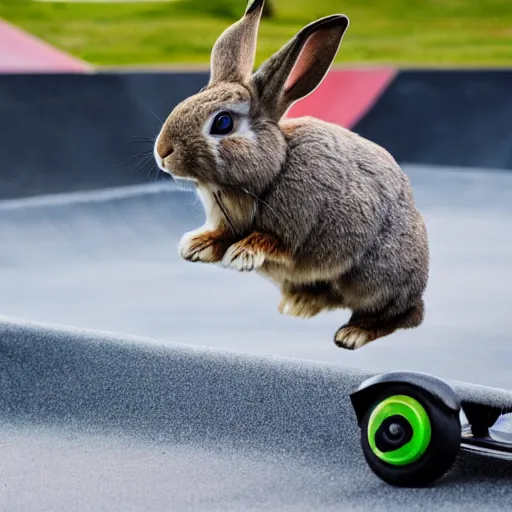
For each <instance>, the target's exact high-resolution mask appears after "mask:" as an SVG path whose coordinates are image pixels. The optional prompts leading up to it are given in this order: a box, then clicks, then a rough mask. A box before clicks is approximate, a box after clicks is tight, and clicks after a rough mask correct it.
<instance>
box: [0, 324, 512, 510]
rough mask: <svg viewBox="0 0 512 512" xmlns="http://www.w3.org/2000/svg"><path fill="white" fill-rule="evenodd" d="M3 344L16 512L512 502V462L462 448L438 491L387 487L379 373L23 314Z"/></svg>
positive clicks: (468, 393)
mask: <svg viewBox="0 0 512 512" xmlns="http://www.w3.org/2000/svg"><path fill="white" fill-rule="evenodd" d="M0 351H1V353H2V359H1V361H0V379H1V381H2V389H1V391H0V434H1V436H2V461H3V462H2V463H1V467H2V480H3V490H2V493H1V495H0V506H1V508H2V510H9V511H10V512H17V511H22V510H23V511H26V510H48V511H65V510H70V509H72V510H76V511H78V512H79V511H85V510H95V511H103V510H105V511H106V510H112V509H113V508H114V509H116V510H125V511H135V510H137V511H139V510H151V511H155V512H157V511H168V510H180V511H181V510H183V511H186V510H218V511H220V510H223V511H226V510H233V511H234V510H290V511H291V510H294V511H297V510H298V511H302V510H304V511H305V510H333V511H334V510H340V507H341V508H343V509H345V510H346V509H350V510H391V509H392V510H404V511H411V510H418V511H419V510H422V509H423V508H424V507H425V504H426V503H428V506H429V508H435V510H468V508H469V509H475V507H477V508H478V507H479V505H481V507H482V508H485V510H503V509H504V508H506V507H507V506H508V503H510V500H511V499H512V486H510V485H509V479H510V478H511V477H512V472H511V468H510V464H509V465H506V464H504V463H501V462H498V463H496V462H493V463H492V464H490V463H489V462H488V461H486V460H485V459H483V458H480V457H476V456H468V455H462V454H461V456H460V457H459V459H458V461H457V463H456V466H455V467H454V468H453V470H452V471H451V472H449V473H448V474H447V475H446V476H445V477H444V478H443V479H442V480H441V481H439V483H438V486H437V487H436V489H435V490H433V489H421V490H420V489H416V490H412V491H411V490H404V489H395V488H392V487H390V486H388V485H385V484H383V483H382V482H381V481H380V480H378V479H377V478H376V477H375V476H374V475H373V474H372V473H371V472H370V470H369V469H368V468H367V467H366V464H365V463H364V460H363V456H362V453H361V451H360V448H359V434H358V431H357V427H356V421H355V417H354V415H353V413H352V410H351V407H350V404H349V400H348V395H349V393H350V392H351V391H352V390H353V389H355V387H356V386H357V385H358V384H359V383H360V382H361V381H362V379H364V378H365V377H367V376H368V375H369V373H368V372H363V371H358V370H352V369H347V368H343V367H339V366H335V365H328V364H320V363H313V362H303V361H298V360H293V359H280V358H275V357H263V356H250V355H247V354H240V353H235V352H227V351H219V350H214V349H208V348H203V347H192V346H187V345H179V344H173V345H171V346H164V345H163V344H161V343H159V342H158V341H152V340H141V339H137V338H130V337H121V336H117V335H113V334H108V333H104V332H85V331H81V330H76V329H75V330H62V329H58V328H55V327H48V326H41V325H37V324H33V323H26V322H19V321H13V320H12V319H8V318H2V319H0ZM456 387H457V388H458V390H459V392H460V393H461V395H462V396H463V397H475V396H476V395H482V396H485V397H486V398H487V399H489V400H491V401H494V400H495V401H497V402H499V403H502V404H510V405H512V394H509V393H505V392H502V391H500V390H496V389H491V388H477V387H474V386H469V385H464V384H460V383H456ZM27 475H30V485H29V484H28V482H27ZM27 486H28V487H27Z"/></svg>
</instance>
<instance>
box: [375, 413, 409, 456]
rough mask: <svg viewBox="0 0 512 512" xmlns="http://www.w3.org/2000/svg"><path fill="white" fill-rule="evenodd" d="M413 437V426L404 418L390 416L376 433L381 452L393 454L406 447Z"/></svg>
mask: <svg viewBox="0 0 512 512" xmlns="http://www.w3.org/2000/svg"><path fill="white" fill-rule="evenodd" d="M412 435H413V430H412V426H411V424H410V423H409V422H408V421H407V420H406V419H405V418H404V417H403V416H399V415H395V416H390V417H389V418H386V419H385V420H384V421H383V422H382V424H381V425H380V427H379V428H378V430H377V432H376V433H375V445H376V446H377V448H378V449H379V450H380V451H381V452H391V451H393V450H398V449H399V448H401V447H402V446H404V445H406V444H407V443H408V442H409V441H410V440H411V439H412Z"/></svg>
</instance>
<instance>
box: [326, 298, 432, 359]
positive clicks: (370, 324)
mask: <svg viewBox="0 0 512 512" xmlns="http://www.w3.org/2000/svg"><path fill="white" fill-rule="evenodd" d="M424 317H425V303H424V301H423V299H422V298H420V299H418V300H417V301H416V302H415V303H414V304H413V305H412V306H410V307H409V308H407V309H405V310H402V311H401V312H399V313H396V306H391V307H388V308H386V309H384V310H382V311H379V312H378V313H368V312H362V311H354V312H353V314H352V316H351V317H350V320H349V321H348V322H347V323H346V324H345V325H343V326H342V327H340V328H339V329H338V331H337V332H336V334H335V337H334V342H335V344H336V345H337V346H338V347H341V348H347V349H351V350H353V349H356V348H360V347H362V346H363V345H366V344H367V343H369V342H370V341H374V340H376V339H378V338H382V337H384V336H388V335H390V334H392V333H393V332H395V331H396V330H398V329H412V328H414V327H418V326H419V325H421V323H422V322H423V319H424Z"/></svg>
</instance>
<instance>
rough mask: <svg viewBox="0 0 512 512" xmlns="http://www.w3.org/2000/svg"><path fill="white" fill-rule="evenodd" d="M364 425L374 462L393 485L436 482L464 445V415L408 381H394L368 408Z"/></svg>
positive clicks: (364, 444) (366, 445) (368, 458)
mask: <svg viewBox="0 0 512 512" xmlns="http://www.w3.org/2000/svg"><path fill="white" fill-rule="evenodd" d="M361 429H362V430H361V444H362V447H363V453H364V456H365V458H366V461H367V463H368V465H369V466H370V467H371V469H372V470H373V471H374V473H376V474H377V476H379V477H380V478H381V479H382V480H384V481H385V482H387V483H389V484H392V485H400V486H423V485H427V484H430V483H432V482H433V481H434V480H436V479H438V478H439V477H441V476H442V475H443V474H444V473H445V472H446V471H448V469H449V468H450V467H451V466H452V464H453V462H454V461H455V458H456V457H457V454H458V452H459V448H460V437H461V427H460V419H459V415H458V414H457V413H455V412H454V411H451V410H449V409H447V408H445V407H443V406H442V405H441V404H440V403H438V401H437V400H436V399H435V398H434V397H433V396H432V395H431V394H430V393H428V392H426V391H424V390H422V389H419V388H417V387H414V386H410V385H406V384H396V385H395V384H393V385H391V384H390V385H389V386H388V387H387V389H385V390H384V391H383V392H382V393H381V394H380V395H379V396H378V397H377V399H376V400H375V401H374V402H373V405H372V406H371V407H370V408H369V409H368V411H367V412H366V414H365V416H364V418H363V422H362V425H361Z"/></svg>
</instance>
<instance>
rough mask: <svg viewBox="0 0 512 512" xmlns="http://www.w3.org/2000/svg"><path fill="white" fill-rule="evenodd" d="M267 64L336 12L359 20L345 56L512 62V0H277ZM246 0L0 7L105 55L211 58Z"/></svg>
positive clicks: (261, 52)
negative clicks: (277, 52)
mask: <svg viewBox="0 0 512 512" xmlns="http://www.w3.org/2000/svg"><path fill="white" fill-rule="evenodd" d="M271 2H272V5H273V7H274V9H275V16H274V17H273V18H272V19H264V20H263V21H262V24H261V27H260V36H259V47H258V55H257V64H258V63H260V62H261V61H262V59H264V58H266V57H267V56H268V55H269V54H270V53H271V52H273V51H274V50H276V49H277V48H278V47H279V46H280V45H281V44H283V43H284V42H285V41H286V40H287V39H288V38H290V37H291V36H292V35H293V34H294V33H295V32H296V31H297V30H298V29H299V28H300V27H301V26H302V25H304V24H306V23H309V22H310V21H312V20H313V19H315V18H318V17H321V16H325V15H328V14H332V13H335V12H342V13H345V14H346V15H347V16H348V17H349V18H350V20H351V25H350V27H349V29H348V31H347V33H346V35H345V39H344V42H343V44H342V46H341V49H340V52H339V54H338V57H337V63H338V64H353V63H364V64H394V65H400V66H420V65H421V66H510V65H512V0H344V1H341V0H271ZM245 5H246V2H245V0H176V1H174V2H169V3H152V2H148V3H144V2H140V3H126V4H119V3H118V4H108V3H106V4H76V3H71V4H66V3H47V2H32V1H30V0H0V17H2V18H5V19H7V20H9V21H10V22H12V23H15V24H17V25H19V26H21V27H22V28H24V29H26V30H28V31H30V32H32V33H34V34H36V35H37V36H39V37H41V38H43V39H45V40H47V41H49V42H50V43H52V44H54V45H56V46H58V47H60V48H62V49H64V50H66V51H68V52H70V53H71V54H73V55H76V56H78V57H80V58H82V59H84V60H86V61H88V62H90V63H92V64H95V65H109V66H112V65H135V66H136V65H169V64H185V63H187V64H188V63H189V64H207V63H208V60H209V52H210V49H211V46H212V44H213V42H214V41H215V39H216V37H217V36H218V35H219V34H220V33H221V32H222V30H224V28H226V27H227V26H228V25H229V24H230V23H231V22H233V21H234V20H236V19H237V18H238V16H240V14H241V13H242V12H243V11H244V9H245Z"/></svg>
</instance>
